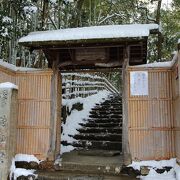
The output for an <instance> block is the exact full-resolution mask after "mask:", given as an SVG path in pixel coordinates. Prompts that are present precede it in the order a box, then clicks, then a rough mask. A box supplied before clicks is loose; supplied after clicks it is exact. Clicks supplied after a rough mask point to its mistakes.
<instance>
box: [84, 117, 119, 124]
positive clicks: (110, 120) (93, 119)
mask: <svg viewBox="0 0 180 180" xmlns="http://www.w3.org/2000/svg"><path fill="white" fill-rule="evenodd" d="M84 121H85V122H84V123H86V122H88V123H99V124H100V123H112V122H113V123H117V119H116V118H111V119H110V118H101V119H98V118H91V119H87V120H84Z"/></svg>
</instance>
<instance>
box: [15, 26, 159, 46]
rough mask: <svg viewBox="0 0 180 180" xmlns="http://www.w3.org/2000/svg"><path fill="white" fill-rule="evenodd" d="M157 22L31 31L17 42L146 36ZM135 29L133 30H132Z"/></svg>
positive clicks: (156, 27)
mask: <svg viewBox="0 0 180 180" xmlns="http://www.w3.org/2000/svg"><path fill="white" fill-rule="evenodd" d="M158 28H159V25H157V24H127V25H106V26H91V27H81V28H68V29H59V30H53V31H39V32H32V33H30V34H29V35H27V36H25V37H22V38H21V39H20V40H19V42H20V43H22V42H35V41H68V40H79V39H84V40H86V39H101V38H126V37H132V38H134V37H147V36H149V33H150V30H151V29H158ZM132 29H135V31H132Z"/></svg>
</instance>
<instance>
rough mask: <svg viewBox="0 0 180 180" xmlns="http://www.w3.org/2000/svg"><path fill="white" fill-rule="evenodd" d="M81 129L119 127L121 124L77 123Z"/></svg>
mask: <svg viewBox="0 0 180 180" xmlns="http://www.w3.org/2000/svg"><path fill="white" fill-rule="evenodd" d="M79 125H81V126H82V127H121V126H122V122H117V123H116V122H108V123H91V122H89V123H79Z"/></svg>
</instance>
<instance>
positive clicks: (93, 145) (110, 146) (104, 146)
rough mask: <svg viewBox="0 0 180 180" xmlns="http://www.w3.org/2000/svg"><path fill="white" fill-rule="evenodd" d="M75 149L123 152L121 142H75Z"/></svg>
mask: <svg viewBox="0 0 180 180" xmlns="http://www.w3.org/2000/svg"><path fill="white" fill-rule="evenodd" d="M69 145H72V146H73V147H77V148H80V149H81V148H85V149H99V150H116V151H122V142H120V141H113V142H111V141H86V140H81V141H79V142H73V144H69Z"/></svg>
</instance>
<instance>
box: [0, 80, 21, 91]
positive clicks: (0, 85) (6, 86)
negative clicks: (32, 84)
mask: <svg viewBox="0 0 180 180" xmlns="http://www.w3.org/2000/svg"><path fill="white" fill-rule="evenodd" d="M0 88H2V89H18V87H17V86H16V85H15V84H13V83H10V82H5V83H0Z"/></svg>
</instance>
